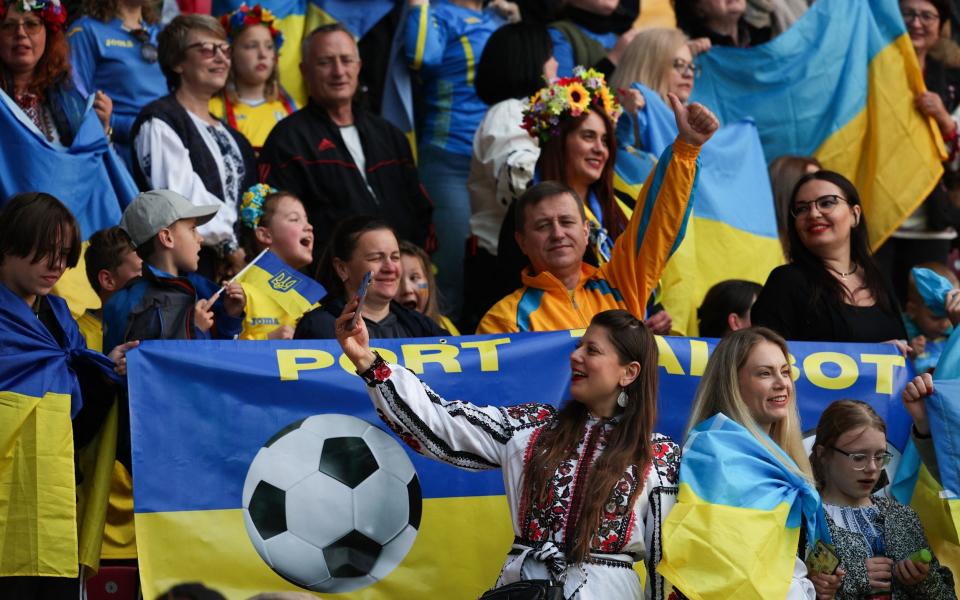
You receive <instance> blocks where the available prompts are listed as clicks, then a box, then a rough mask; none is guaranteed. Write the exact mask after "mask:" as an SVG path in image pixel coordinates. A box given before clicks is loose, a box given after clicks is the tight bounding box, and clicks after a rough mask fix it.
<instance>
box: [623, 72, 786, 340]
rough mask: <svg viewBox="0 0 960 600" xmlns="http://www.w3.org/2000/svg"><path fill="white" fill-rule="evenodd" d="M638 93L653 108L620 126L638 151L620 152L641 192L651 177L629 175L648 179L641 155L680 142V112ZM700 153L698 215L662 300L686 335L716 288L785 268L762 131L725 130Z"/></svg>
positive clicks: (745, 126)
mask: <svg viewBox="0 0 960 600" xmlns="http://www.w3.org/2000/svg"><path fill="white" fill-rule="evenodd" d="M632 87H633V88H634V89H636V90H638V91H640V93H641V94H643V97H644V100H645V103H644V108H643V109H641V110H640V112H639V113H638V114H637V115H636V116H633V115H629V114H625V115H624V116H623V117H622V119H621V120H622V123H620V124H619V126H618V128H617V136H618V138H617V139H618V141H619V142H620V143H621V147H625V146H624V144H629V146H630V148H629V149H628V151H627V152H620V153H618V154H617V175H618V176H619V177H621V178H622V179H623V180H625V181H628V182H630V183H633V184H636V185H638V186H639V185H642V184H643V179H637V178H635V177H632V176H630V175H629V173H630V172H631V171H633V170H637V171H638V173H637V174H638V175H641V176H642V177H646V173H645V172H644V171H645V169H643V168H637V169H632V168H630V167H633V166H635V165H638V164H643V162H642V161H640V160H638V159H637V158H636V156H637V152H636V149H642V151H643V152H646V153H652V154H653V155H656V156H659V155H660V154H661V153H662V152H663V151H664V150H665V149H666V148H668V147H669V146H670V144H672V143H673V141H674V139H676V137H677V123H676V119H675V117H674V115H673V110H672V109H671V108H670V107H669V106H667V104H666V103H665V102H664V101H663V99H661V98H660V96H659V95H658V94H657V93H656V92H654V91H653V90H651V89H650V88H647V87H646V86H644V85H642V84H639V83H634V84H633V86H632ZM630 129H633V130H634V131H630ZM637 134H639V137H637ZM625 148H626V147H625ZM631 150H632V151H631ZM641 155H642V154H641ZM700 155H701V157H702V159H701V160H702V165H703V166H702V168H701V170H700V175H699V176H700V182H699V183H698V185H697V190H696V194H695V197H694V199H693V211H692V213H691V217H690V221H689V223H688V224H687V228H686V232H685V235H684V236H683V241H682V242H681V243H680V246H679V247H678V248H677V250H676V252H674V254H673V255H672V256H671V257H670V262H668V263H667V268H666V269H665V270H664V272H663V275H662V276H661V286H662V287H663V289H664V290H665V291H664V293H663V295H662V296H660V297H659V300H660V302H661V303H662V304H663V306H664V307H665V308H666V309H667V312H668V313H670V316H671V317H672V318H673V330H674V331H675V332H679V333H683V334H686V335H697V334H698V333H699V329H698V324H697V307H698V306H700V304H701V303H702V302H703V298H704V296H706V294H707V291H708V290H709V289H710V288H711V287H712V286H713V285H714V284H717V283H719V282H721V281H724V280H726V279H746V280H749V281H755V282H757V283H760V284H762V283H763V282H765V281H766V280H767V275H769V274H770V271H772V270H773V269H774V268H775V267H777V266H779V265H781V264H783V252H782V250H781V246H780V241H779V237H778V236H777V217H776V215H775V214H774V208H773V192H772V191H771V189H770V179H769V177H768V176H767V163H766V160H765V158H764V154H763V147H762V146H761V144H760V138H759V136H758V134H757V127H756V125H754V123H753V122H752V121H750V120H744V121H738V122H735V123H727V124H725V125H724V126H723V127H721V128H720V129H719V130H718V131H717V133H716V134H714V136H713V137H712V138H710V140H709V141H708V142H707V143H706V144H704V145H703V150H701V154H700ZM744 257H750V259H749V260H744Z"/></svg>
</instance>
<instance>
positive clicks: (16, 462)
mask: <svg viewBox="0 0 960 600" xmlns="http://www.w3.org/2000/svg"><path fill="white" fill-rule="evenodd" d="M50 305H51V307H52V309H53V313H54V315H55V317H56V319H57V321H58V322H59V323H62V324H65V326H64V327H63V329H64V334H65V338H66V346H67V348H66V349H63V348H61V347H60V345H59V344H58V343H57V342H56V340H54V338H53V337H52V336H51V334H50V332H49V331H48V330H47V328H46V327H45V326H44V325H43V324H42V323H40V321H39V320H38V319H37V318H36V315H34V314H33V311H31V310H30V307H29V306H27V304H26V303H25V302H24V301H23V300H22V299H20V298H19V297H17V296H15V295H14V294H13V293H12V292H10V291H9V290H8V289H7V288H6V287H5V286H3V285H0V332H2V339H3V342H2V343H0V577H6V576H47V577H76V576H77V566H78V561H79V560H80V557H79V555H78V539H77V507H76V485H75V483H76V480H75V472H74V462H73V456H74V453H73V425H72V422H71V418H72V417H73V416H75V415H76V414H77V413H78V412H79V410H80V407H81V406H82V398H81V396H80V386H79V383H78V382H77V378H76V375H75V374H74V370H73V369H75V368H78V367H79V366H80V363H83V364H84V365H85V366H89V367H92V368H95V369H99V370H102V371H103V372H104V373H108V374H112V366H113V365H112V364H111V363H110V361H109V360H108V359H107V358H106V357H105V356H103V355H102V354H100V353H99V352H92V351H90V350H87V349H86V347H85V345H84V343H83V339H82V338H81V336H80V332H79V330H78V329H77V328H76V326H75V325H74V326H73V327H70V326H69V324H70V322H71V321H72V317H71V316H70V313H69V311H68V309H67V306H66V303H65V302H64V301H63V300H61V299H60V298H56V297H50Z"/></svg>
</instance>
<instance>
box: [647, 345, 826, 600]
mask: <svg viewBox="0 0 960 600" xmlns="http://www.w3.org/2000/svg"><path fill="white" fill-rule="evenodd" d="M789 356H790V355H789V351H788V349H787V343H786V342H785V341H784V339H783V338H782V337H780V336H779V335H777V334H776V333H774V332H773V331H771V330H770V329H766V328H763V327H752V328H748V329H741V330H739V331H734V332H733V333H731V334H730V335H728V336H727V337H725V338H723V340H722V341H721V342H720V344H719V345H718V346H717V348H716V350H714V351H713V354H712V355H711V356H710V360H709V361H708V362H707V367H706V370H705V372H704V374H703V377H702V378H701V380H700V386H699V387H698V388H697V394H696V399H695V400H694V406H693V409H692V411H691V415H690V422H689V425H688V429H687V443H686V446H685V447H684V450H683V456H684V463H683V465H682V466H681V471H680V490H681V491H680V494H679V496H678V498H677V510H679V511H680V512H679V513H678V514H679V515H685V514H688V513H689V512H690V511H696V510H698V509H700V508H701V507H702V506H703V505H704V504H711V503H713V504H714V505H716V504H717V503H718V502H719V505H723V504H733V505H735V506H736V510H737V511H738V512H737V514H738V515H739V516H738V523H737V528H738V531H739V532H740V534H742V538H743V539H736V538H737V535H738V534H733V533H732V532H731V531H730V530H729V529H728V528H716V529H714V528H711V529H710V531H708V532H706V533H705V534H704V536H705V539H703V540H701V542H702V544H700V545H697V546H696V553H695V554H693V555H691V554H690V550H691V545H690V544H687V545H686V546H684V545H682V544H683V542H681V541H677V540H678V538H674V536H672V534H671V532H672V531H679V530H680V529H681V528H683V527H684V524H682V523H679V521H680V519H677V521H675V522H673V523H671V522H670V521H668V522H667V523H666V524H665V527H666V529H665V530H664V539H665V541H664V561H665V563H661V573H662V574H663V575H664V576H665V577H666V578H667V579H668V580H669V581H670V583H671V584H673V585H674V586H676V587H677V588H678V589H679V590H680V591H681V592H683V593H684V594H686V595H687V596H690V597H694V596H697V595H701V594H703V595H711V596H712V597H723V594H724V593H725V592H729V591H730V590H734V589H739V586H741V585H750V586H755V587H754V588H753V589H756V590H758V591H759V592H765V593H767V594H768V595H769V597H774V596H773V592H774V591H776V593H777V597H780V598H783V597H784V596H783V592H784V591H786V598H787V599H788V600H800V599H809V600H812V599H813V598H814V596H815V592H814V585H813V583H812V582H811V581H810V579H808V578H807V569H806V566H805V565H804V563H803V561H802V560H801V559H800V558H799V557H798V556H797V554H798V549H800V548H804V547H805V546H806V544H807V541H809V542H810V543H811V544H812V543H813V541H814V540H813V539H811V537H817V536H818V535H819V534H821V533H823V532H824V530H825V525H824V519H823V516H822V509H821V507H820V498H819V496H818V495H817V492H816V489H815V488H814V485H813V471H812V469H811V468H810V461H809V459H808V458H807V453H806V451H805V449H804V446H803V438H802V435H801V429H800V415H799V412H798V411H797V403H796V399H795V397H794V393H793V392H794V388H793V373H792V366H791V364H790V358H789ZM731 422H732V423H731ZM744 430H745V431H744ZM738 432H739V433H738ZM750 438H753V439H750ZM754 441H755V442H756V443H754ZM688 459H689V461H690V462H689V463H688V462H687V461H688ZM722 465H727V468H726V469H724V468H723V466H722ZM725 472H728V473H729V472H733V473H736V474H737V477H736V478H735V479H736V480H732V479H729V478H724V477H723V474H724V473H725ZM748 489H749V491H746V490H748ZM688 490H693V491H692V492H691V493H688ZM758 498H759V499H762V500H757V499H758ZM717 499H719V500H717ZM727 499H732V500H729V502H728V500H727ZM784 503H786V504H787V505H788V507H789V511H788V512H789V516H786V515H785V516H786V522H785V523H784V525H785V526H786V532H784V530H782V529H780V528H779V526H778V525H777V524H776V522H774V523H773V524H772V525H771V519H774V520H775V519H776V518H778V517H777V516H775V515H774V514H772V513H775V512H776V511H777V510H779V509H780V507H781V506H782V505H783V504H784ZM681 508H682V510H681ZM728 510H729V509H728ZM723 514H729V513H723ZM753 515H756V516H753ZM801 515H802V516H801ZM681 518H682V517H681ZM801 523H802V524H804V525H805V526H806V527H800V524H801ZM801 531H803V532H804V533H805V534H806V535H807V536H808V537H807V538H806V539H801V537H800V532H801ZM784 534H786V535H787V536H790V535H793V536H795V537H794V538H792V539H790V538H788V537H784ZM756 536H763V537H761V538H757V537H756ZM680 537H682V536H680ZM825 541H829V540H825ZM740 545H743V546H746V545H755V546H756V547H763V548H764V549H765V553H766V556H765V559H764V560H765V561H768V564H765V566H764V569H765V570H766V579H765V580H764V581H762V582H761V581H759V580H757V581H754V579H755V578H756V577H757V573H755V572H754V570H752V569H751V567H750V565H749V564H743V565H738V569H740V570H736V569H733V568H731V569H729V572H724V573H722V575H723V576H724V577H723V578H722V579H723V581H722V582H717V581H707V580H705V579H703V578H702V577H691V575H692V573H694V572H696V569H697V568H699V567H702V566H703V565H704V564H709V565H714V567H712V568H715V569H717V568H723V567H721V566H718V565H725V564H729V559H730V557H731V556H732V555H731V551H730V548H731V547H733V548H737V549H738V551H739V552H745V553H749V552H750V549H749V548H739V546H740ZM791 563H792V574H791V575H790V577H789V583H787V581H786V579H787V575H788V573H789V571H791ZM771 573H774V575H773V576H771V575H770V574H771ZM780 574H782V575H783V579H782V580H781V579H779V578H778V577H779V575H780ZM815 576H816V577H817V578H818V581H820V582H821V583H822V585H823V587H824V589H825V590H826V589H833V588H835V586H837V585H839V576H837V575H830V574H826V575H825V574H820V573H818V574H816V575H815ZM718 587H719V588H720V589H719V590H718V589H717V588H718ZM773 588H777V589H776V590H774V589H773ZM761 595H762V594H761ZM765 597H766V596H765Z"/></svg>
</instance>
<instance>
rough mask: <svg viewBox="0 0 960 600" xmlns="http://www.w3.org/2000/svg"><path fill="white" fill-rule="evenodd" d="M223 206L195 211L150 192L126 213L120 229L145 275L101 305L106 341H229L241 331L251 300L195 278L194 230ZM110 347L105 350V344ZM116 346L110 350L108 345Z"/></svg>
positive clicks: (179, 199) (171, 195)
mask: <svg viewBox="0 0 960 600" xmlns="http://www.w3.org/2000/svg"><path fill="white" fill-rule="evenodd" d="M219 208H220V206H218V205H209V206H194V205H193V204H191V203H190V201H189V200H187V199H186V198H184V197H183V196H181V195H180V194H178V193H176V192H173V191H170V190H151V191H149V192H143V193H141V194H139V195H138V196H137V197H136V198H134V199H133V202H131V203H130V206H128V207H127V209H126V210H125V211H123V218H122V219H120V228H121V229H123V230H124V231H126V232H127V234H128V235H129V236H130V239H131V240H132V241H133V245H134V246H135V247H136V249H137V254H138V255H139V256H140V258H141V259H143V275H141V276H140V277H138V278H136V279H133V280H131V281H130V282H128V283H127V285H126V286H124V288H123V289H122V290H120V291H118V292H117V293H115V294H114V295H113V296H112V297H111V298H110V299H109V300H108V301H107V304H106V305H105V306H104V307H103V342H104V344H108V343H112V342H114V341H115V340H119V341H120V342H123V341H127V340H144V339H209V338H210V337H216V338H220V339H232V338H234V337H236V336H237V335H238V334H239V333H240V331H241V329H242V326H243V310H244V308H245V307H246V303H247V299H246V296H245V295H244V293H243V288H242V287H241V286H240V284H237V283H232V284H227V283H225V284H224V290H223V294H222V297H221V298H220V299H219V300H218V298H217V296H218V294H217V289H218V288H217V286H216V284H214V283H213V282H212V281H210V280H208V279H206V278H204V277H201V276H200V275H198V274H197V273H196V270H197V265H198V264H199V261H200V243H201V237H200V234H198V233H197V227H198V226H200V225H203V224H204V223H206V222H207V221H209V220H210V219H212V218H213V216H214V215H215V214H216V212H217V210H218V209H219ZM105 347H106V346H105ZM111 347H112V346H111Z"/></svg>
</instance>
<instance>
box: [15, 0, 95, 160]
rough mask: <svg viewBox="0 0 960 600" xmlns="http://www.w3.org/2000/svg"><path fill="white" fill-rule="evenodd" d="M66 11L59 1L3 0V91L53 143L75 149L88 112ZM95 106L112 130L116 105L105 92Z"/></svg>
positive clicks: (31, 123) (19, 113)
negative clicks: (77, 81) (76, 76)
mask: <svg viewBox="0 0 960 600" xmlns="http://www.w3.org/2000/svg"><path fill="white" fill-rule="evenodd" d="M66 19H67V12H66V10H65V9H64V8H63V7H61V6H60V1H59V0H39V1H36V2H32V3H30V4H28V3H27V2H25V1H24V0H17V1H15V2H11V1H10V0H0V88H2V90H3V92H4V100H5V101H8V102H9V100H12V101H13V104H15V105H16V107H18V108H19V109H20V111H19V112H18V115H20V118H21V119H25V120H27V121H29V123H30V125H32V126H35V127H36V128H37V129H39V131H40V133H41V134H43V135H44V137H46V138H47V140H48V141H49V142H50V143H52V144H54V145H57V146H60V147H69V146H70V144H71V143H72V142H73V138H74V135H75V134H76V132H77V129H78V128H79V127H80V123H81V121H82V119H83V115H84V113H85V112H86V109H87V103H86V100H85V99H84V98H83V96H82V95H81V94H80V93H79V92H78V91H77V90H76V88H74V86H73V83H72V81H71V78H70V61H69V50H70V48H69V46H68V45H67V41H66V38H65V37H64V32H63V28H64V24H65V22H66ZM93 108H94V110H95V111H96V113H97V116H98V117H99V118H100V121H101V123H103V129H104V133H106V132H107V131H108V130H109V128H110V114H111V112H112V110H113V103H112V102H111V100H110V98H109V97H107V96H106V95H104V94H103V93H98V94H97V96H96V98H95V99H94V104H93Z"/></svg>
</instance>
